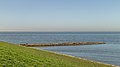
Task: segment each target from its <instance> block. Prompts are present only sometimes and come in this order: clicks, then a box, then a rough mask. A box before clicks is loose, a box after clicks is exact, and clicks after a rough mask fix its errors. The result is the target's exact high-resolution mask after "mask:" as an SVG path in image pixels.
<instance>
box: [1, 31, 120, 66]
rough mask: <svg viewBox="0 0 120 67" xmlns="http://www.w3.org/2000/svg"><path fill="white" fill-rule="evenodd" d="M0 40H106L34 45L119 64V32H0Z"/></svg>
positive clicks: (39, 41) (53, 41)
mask: <svg viewBox="0 0 120 67" xmlns="http://www.w3.org/2000/svg"><path fill="white" fill-rule="evenodd" d="M0 41H6V42H10V43H15V44H19V43H63V42H81V41H82V42H86V41H92V42H93V41H94V42H106V43H107V44H100V45H84V46H54V47H36V48H38V49H44V50H49V51H54V52H58V53H63V54H68V55H73V56H76V57H81V58H86V59H89V60H94V61H100V62H104V63H109V64H114V65H119V66H120V33H112V32H107V33H104V32H103V33H95V32H94V33H90V32H87V33H85V32H0Z"/></svg>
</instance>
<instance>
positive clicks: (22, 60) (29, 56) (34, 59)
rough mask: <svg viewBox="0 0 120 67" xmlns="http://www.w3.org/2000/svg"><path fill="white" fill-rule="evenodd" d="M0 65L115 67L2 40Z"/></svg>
mask: <svg viewBox="0 0 120 67" xmlns="http://www.w3.org/2000/svg"><path fill="white" fill-rule="evenodd" d="M0 67H113V66H110V65H104V64H98V63H96V62H90V61H87V60H82V59H78V58H73V57H68V56H64V55H59V54H55V53H50V52H47V51H42V50H36V49H32V48H28V47H23V46H19V45H14V44H10V43H6V42H0Z"/></svg>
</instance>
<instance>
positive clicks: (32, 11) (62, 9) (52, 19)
mask: <svg viewBox="0 0 120 67" xmlns="http://www.w3.org/2000/svg"><path fill="white" fill-rule="evenodd" d="M0 31H38V32H41V31H44V32H45V31H46V32H47V31H48V32H49V31H50V32H52V31H53V32H55V31H63V32H65V31H66V32H68V31H69V32H74V31H75V32H111V31H114V32H120V0H0Z"/></svg>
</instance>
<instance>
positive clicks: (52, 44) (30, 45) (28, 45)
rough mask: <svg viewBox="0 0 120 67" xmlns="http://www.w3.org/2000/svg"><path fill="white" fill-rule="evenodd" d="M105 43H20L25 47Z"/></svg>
mask: <svg viewBox="0 0 120 67" xmlns="http://www.w3.org/2000/svg"><path fill="white" fill-rule="evenodd" d="M94 44H105V42H66V43H50V44H28V43H26V44H20V45H21V46H26V47H39V46H77V45H94Z"/></svg>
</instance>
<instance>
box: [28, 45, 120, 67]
mask: <svg viewBox="0 0 120 67" xmlns="http://www.w3.org/2000/svg"><path fill="white" fill-rule="evenodd" d="M28 48H33V47H28ZM33 49H36V50H42V51H46V52H50V53H53V54H59V55H63V56H67V57H71V58H76V59H79V60H86V61H90V62H94V63H98V64H104V65H110V66H115V67H120V66H117V65H113V64H108V63H103V62H99V61H93V60H88V59H85V58H80V57H75V56H72V55H68V54H62V53H58V52H54V51H48V50H43V49H38V48H35V47H34V48H33Z"/></svg>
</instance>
